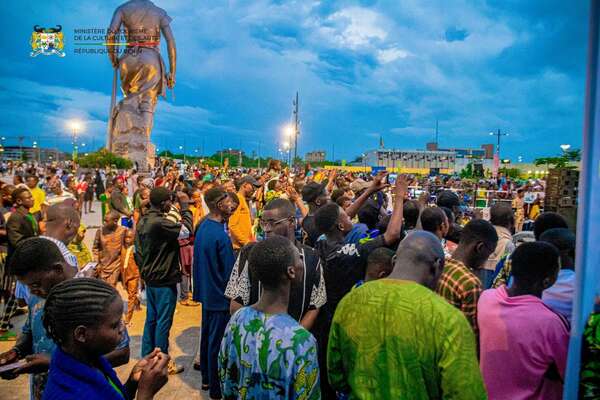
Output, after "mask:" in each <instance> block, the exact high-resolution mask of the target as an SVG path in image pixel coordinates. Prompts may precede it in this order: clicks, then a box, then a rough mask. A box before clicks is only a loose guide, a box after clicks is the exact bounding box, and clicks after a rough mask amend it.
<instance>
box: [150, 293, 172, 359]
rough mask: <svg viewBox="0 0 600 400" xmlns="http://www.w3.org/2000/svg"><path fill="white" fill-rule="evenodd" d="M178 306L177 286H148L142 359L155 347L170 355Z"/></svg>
mask: <svg viewBox="0 0 600 400" xmlns="http://www.w3.org/2000/svg"><path fill="white" fill-rule="evenodd" d="M176 305H177V285H172V286H164V287H151V286H146V307H147V308H146V323H145V324H144V335H143V336H142V357H144V356H146V355H148V354H150V353H152V350H154V348H155V347H158V348H160V350H161V351H162V352H163V353H166V354H169V332H170V330H171V325H173V314H174V313H175V306H176Z"/></svg>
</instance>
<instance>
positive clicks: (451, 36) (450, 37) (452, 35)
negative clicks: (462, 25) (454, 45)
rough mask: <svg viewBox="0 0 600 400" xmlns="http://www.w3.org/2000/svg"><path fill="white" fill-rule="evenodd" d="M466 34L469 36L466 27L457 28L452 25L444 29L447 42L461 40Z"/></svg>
mask: <svg viewBox="0 0 600 400" xmlns="http://www.w3.org/2000/svg"><path fill="white" fill-rule="evenodd" d="M467 36H469V31H467V30H466V29H458V28H456V27H454V26H453V27H450V28H448V29H446V34H445V37H446V41H447V42H456V41H460V42H462V41H463V40H465V39H466V38H467Z"/></svg>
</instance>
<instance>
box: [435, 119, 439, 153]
mask: <svg viewBox="0 0 600 400" xmlns="http://www.w3.org/2000/svg"><path fill="white" fill-rule="evenodd" d="M438 138H439V131H438V120H437V118H436V120H435V147H436V149H437V147H439V145H440V142H439V141H438Z"/></svg>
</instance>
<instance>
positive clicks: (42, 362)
mask: <svg viewBox="0 0 600 400" xmlns="http://www.w3.org/2000/svg"><path fill="white" fill-rule="evenodd" d="M9 268H10V272H11V273H12V274H13V275H15V276H16V277H17V279H19V281H21V282H22V283H23V284H24V285H27V287H28V288H29V290H30V291H31V297H30V303H29V315H28V317H27V321H26V322H25V325H24V326H23V330H22V332H21V334H20V335H19V337H18V338H17V342H16V344H15V346H14V347H13V348H12V349H11V350H9V351H7V352H5V353H2V354H0V367H2V366H6V365H8V364H12V363H15V362H17V361H19V360H23V359H24V360H25V364H24V365H22V366H19V367H18V368H15V369H13V370H11V371H8V372H4V373H2V374H0V377H2V378H3V379H14V378H16V377H17V376H18V375H21V374H31V380H30V398H31V399H33V400H38V399H41V398H42V395H43V393H44V388H45V386H46V381H47V378H48V374H47V371H48V368H49V366H50V360H51V355H52V353H53V351H54V350H55V349H56V345H55V344H54V342H53V341H52V339H51V338H50V336H49V335H48V333H47V332H46V329H45V327H44V325H43V322H42V319H43V317H44V313H45V299H46V298H47V297H48V294H49V293H50V291H51V290H52V288H53V287H54V286H56V285H58V284H59V283H61V282H64V281H66V280H70V279H73V278H76V279H83V278H79V275H78V274H77V275H76V270H75V268H73V267H72V266H71V265H69V264H68V263H67V262H66V261H65V258H64V256H63V255H62V254H61V252H60V250H59V248H58V246H57V245H56V243H54V242H53V241H51V240H49V239H47V238H43V237H33V238H29V239H25V240H23V241H22V242H21V243H19V245H18V246H17V248H16V249H15V252H14V255H13V257H12V258H11V261H10V264H9ZM78 301H79V300H78ZM78 301H75V302H74V303H73V305H76V304H78ZM69 312H70V311H69ZM67 314H68V313H67ZM104 358H105V359H106V360H108V362H109V363H110V364H111V365H112V366H113V367H117V366H120V365H123V364H127V363H128V362H129V335H128V334H127V330H125V331H124V333H123V335H122V337H121V341H120V342H119V344H118V345H117V346H116V349H112V350H111V351H110V352H108V354H105V355H104Z"/></svg>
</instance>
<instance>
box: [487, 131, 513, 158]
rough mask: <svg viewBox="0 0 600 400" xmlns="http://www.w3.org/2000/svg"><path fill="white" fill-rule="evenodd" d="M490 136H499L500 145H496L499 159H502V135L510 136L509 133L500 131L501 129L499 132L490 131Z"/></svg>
mask: <svg viewBox="0 0 600 400" xmlns="http://www.w3.org/2000/svg"><path fill="white" fill-rule="evenodd" d="M490 136H496V137H497V138H498V145H497V146H496V154H498V159H500V137H502V136H509V134H508V133H500V129H498V132H490Z"/></svg>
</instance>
